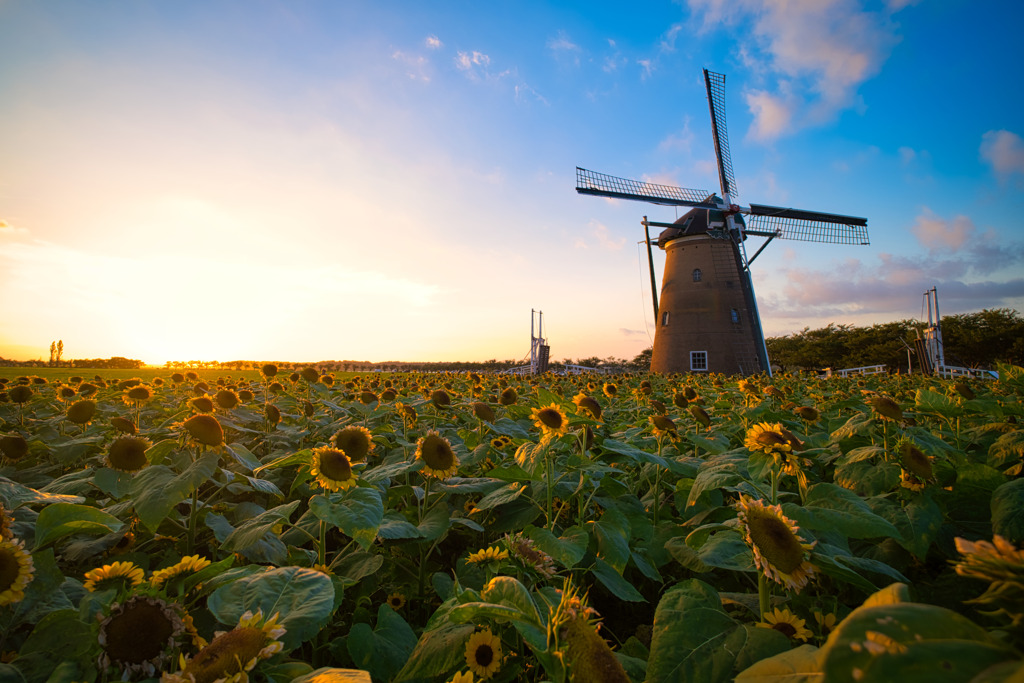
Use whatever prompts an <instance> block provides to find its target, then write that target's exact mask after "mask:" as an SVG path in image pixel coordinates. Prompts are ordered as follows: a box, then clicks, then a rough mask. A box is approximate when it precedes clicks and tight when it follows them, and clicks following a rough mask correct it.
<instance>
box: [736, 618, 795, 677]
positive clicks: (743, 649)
mask: <svg viewBox="0 0 1024 683" xmlns="http://www.w3.org/2000/svg"><path fill="white" fill-rule="evenodd" d="M723 647H724V649H725V650H726V651H727V652H734V653H735V654H736V662H735V663H734V664H733V673H739V672H740V671H743V670H744V669H746V668H747V667H749V666H751V665H752V664H754V663H755V662H759V661H761V660H762V659H766V658H768V657H774V656H775V655H777V654H780V653H782V652H788V651H789V647H790V642H789V638H787V637H786V636H785V635H784V634H782V633H780V632H779V631H776V630H775V629H773V628H762V627H760V626H757V625H756V624H743V625H742V626H740V627H739V628H738V629H736V630H735V631H733V632H732V633H731V634H730V635H729V637H728V638H726V640H725V645H724V646H723Z"/></svg>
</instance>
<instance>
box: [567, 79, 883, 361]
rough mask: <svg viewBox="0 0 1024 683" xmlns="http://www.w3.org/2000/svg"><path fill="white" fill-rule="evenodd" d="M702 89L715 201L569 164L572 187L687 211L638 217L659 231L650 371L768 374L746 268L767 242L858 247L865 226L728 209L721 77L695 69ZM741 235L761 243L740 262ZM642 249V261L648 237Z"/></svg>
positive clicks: (761, 209) (731, 195) (731, 192)
mask: <svg viewBox="0 0 1024 683" xmlns="http://www.w3.org/2000/svg"><path fill="white" fill-rule="evenodd" d="M704 84H705V86H706V88H707V95H708V107H709V109H710V111H711V135H712V138H713V139H714V143H715V157H716V158H717V160H718V181H719V186H720V188H721V196H719V195H717V194H715V193H713V192H708V191H705V190H691V189H687V188H683V187H675V186H672V185H656V184H654V183H647V182H643V181H639V180H628V179H625V178H616V177H614V176H609V175H605V174H603V173H594V172H593V171H588V170H586V169H582V168H579V167H578V166H577V167H576V191H577V192H579V193H580V194H590V195H596V196H599V197H613V198H616V199H630V200H634V201H641V202H647V203H649V204H659V205H664V206H686V207H691V210H690V211H689V212H688V213H686V214H685V215H684V216H683V217H681V218H680V219H678V220H677V221H676V222H675V223H659V222H654V221H648V220H647V218H646V216H645V217H644V221H643V225H644V229H645V230H647V229H648V228H649V227H659V228H664V230H663V231H662V233H661V234H660V235H659V237H658V240H657V244H658V246H659V247H660V248H661V249H662V250H664V251H665V272H664V276H663V279H662V285H661V301H660V304H659V303H657V302H658V298H657V296H656V295H654V293H653V292H652V298H653V299H654V301H655V302H656V303H655V319H656V321H657V322H656V325H657V327H656V330H655V336H654V352H653V354H652V356H651V371H652V372H663V373H668V372H721V373H725V374H730V375H732V374H742V375H750V374H755V373H758V372H767V373H769V374H771V366H770V365H769V363H768V351H767V348H766V347H765V343H764V333H763V331H762V329H761V318H760V315H759V314H758V311H757V299H756V298H755V296H754V285H753V282H752V280H751V278H750V264H751V263H752V262H753V261H754V259H756V258H757V257H758V255H759V254H760V253H761V251H762V250H763V249H764V248H765V247H766V246H768V243H769V242H771V241H772V240H774V239H792V240H802V241H807V242H827V243H832V244H868V231H867V225H868V222H867V219H866V218H857V217H854V216H840V215H837V214H831V213H821V212H817V211H804V210H801V209H792V208H783V207H778V206H767V205H764V204H751V205H750V206H740V205H738V204H735V203H733V202H734V200H735V199H736V197H737V196H738V194H739V193H738V192H737V190H736V178H735V177H734V176H733V170H732V158H731V156H730V154H729V136H728V133H727V132H726V126H725V76H723V75H722V74H717V73H714V72H713V71H708V70H707V69H704ZM744 216H746V217H747V218H746V219H745V218H744ZM748 221H749V223H750V225H749V226H748V225H747V222H748ZM749 236H755V237H763V238H765V241H764V242H763V243H762V244H761V246H760V247H759V248H758V249H757V251H756V252H754V255H753V256H750V257H748V256H747V247H746V240H747V238H748V237H749ZM647 249H648V257H649V258H650V249H651V240H650V238H649V237H648V239H647ZM652 270H653V269H652ZM652 277H653V276H652ZM652 289H653V279H652Z"/></svg>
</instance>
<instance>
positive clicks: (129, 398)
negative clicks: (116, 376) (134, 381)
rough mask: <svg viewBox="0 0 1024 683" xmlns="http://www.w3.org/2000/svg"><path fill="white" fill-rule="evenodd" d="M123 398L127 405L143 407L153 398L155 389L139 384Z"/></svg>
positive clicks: (130, 389) (126, 392)
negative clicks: (142, 405)
mask: <svg viewBox="0 0 1024 683" xmlns="http://www.w3.org/2000/svg"><path fill="white" fill-rule="evenodd" d="M123 397H124V402H125V403H128V404H131V405H141V404H143V403H145V402H146V401H149V400H150V399H151V398H153V389H152V387H149V386H146V385H145V384H139V385H136V386H133V387H131V388H129V389H127V390H126V391H125V392H124V396H123Z"/></svg>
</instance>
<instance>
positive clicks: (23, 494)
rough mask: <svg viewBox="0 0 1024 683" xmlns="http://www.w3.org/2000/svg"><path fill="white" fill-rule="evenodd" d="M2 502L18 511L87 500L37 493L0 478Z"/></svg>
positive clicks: (8, 507)
mask: <svg viewBox="0 0 1024 683" xmlns="http://www.w3.org/2000/svg"><path fill="white" fill-rule="evenodd" d="M0 500H2V501H3V503H4V507H5V508H7V509H8V510H16V509H17V508H20V507H22V506H23V505H34V504H41V503H45V504H47V505H50V504H52V503H82V502H84V501H85V498H84V497H82V496H68V495H63V494H58V493H44V492H42V491H36V490H35V489H31V488H29V487H27V486H22V485H21V484H18V483H16V482H13V481H11V480H10V479H7V478H6V477H0Z"/></svg>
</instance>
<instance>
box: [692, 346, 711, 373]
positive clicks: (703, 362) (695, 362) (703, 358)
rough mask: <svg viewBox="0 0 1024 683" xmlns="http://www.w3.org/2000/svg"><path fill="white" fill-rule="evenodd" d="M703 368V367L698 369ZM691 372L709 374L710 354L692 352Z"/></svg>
mask: <svg viewBox="0 0 1024 683" xmlns="http://www.w3.org/2000/svg"><path fill="white" fill-rule="evenodd" d="M698 366H703V367H698ZM690 371H691V372H707V371H708V352H707V351H690Z"/></svg>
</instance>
